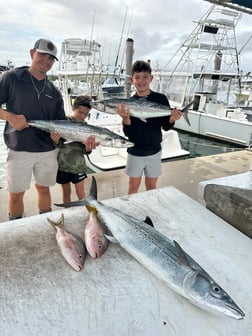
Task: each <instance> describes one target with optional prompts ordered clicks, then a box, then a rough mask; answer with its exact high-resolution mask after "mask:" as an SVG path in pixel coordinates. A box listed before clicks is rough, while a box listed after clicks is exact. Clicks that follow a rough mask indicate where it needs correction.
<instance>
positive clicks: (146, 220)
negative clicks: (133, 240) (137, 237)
mask: <svg viewBox="0 0 252 336" xmlns="http://www.w3.org/2000/svg"><path fill="white" fill-rule="evenodd" d="M144 222H145V223H146V224H148V225H150V226H152V227H154V224H153V222H152V220H151V218H150V217H149V216H146V218H145V220H144Z"/></svg>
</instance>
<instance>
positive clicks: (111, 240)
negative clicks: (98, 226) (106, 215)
mask: <svg viewBox="0 0 252 336" xmlns="http://www.w3.org/2000/svg"><path fill="white" fill-rule="evenodd" d="M105 237H106V238H107V239H108V240H109V241H110V242H111V243H115V244H118V241H117V240H116V239H115V237H113V236H109V235H107V234H105Z"/></svg>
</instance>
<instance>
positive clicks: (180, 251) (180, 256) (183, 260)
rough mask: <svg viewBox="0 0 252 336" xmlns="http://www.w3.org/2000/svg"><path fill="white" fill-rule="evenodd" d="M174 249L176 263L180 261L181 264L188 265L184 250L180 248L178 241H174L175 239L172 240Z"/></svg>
mask: <svg viewBox="0 0 252 336" xmlns="http://www.w3.org/2000/svg"><path fill="white" fill-rule="evenodd" d="M173 242H174V245H175V248H176V251H177V255H178V259H177V260H178V263H180V264H181V265H184V266H188V267H190V263H189V260H188V258H187V256H186V253H185V251H184V250H183V249H182V247H181V246H180V245H179V243H177V242H176V240H173Z"/></svg>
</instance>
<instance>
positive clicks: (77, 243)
mask: <svg viewBox="0 0 252 336" xmlns="http://www.w3.org/2000/svg"><path fill="white" fill-rule="evenodd" d="M47 220H48V222H49V223H50V224H51V225H52V226H53V227H54V228H55V230H56V241H57V244H58V247H59V250H60V252H61V253H62V255H63V257H64V258H65V260H66V261H67V262H68V264H69V265H70V266H72V267H73V269H75V271H80V270H82V269H83V266H84V262H85V258H86V250H85V245H84V242H83V241H82V239H81V238H80V237H78V236H76V235H73V234H72V233H70V232H68V231H66V230H65V229H64V215H63V214H62V215H61V217H60V219H59V220H58V221H57V222H54V221H53V220H51V219H50V218H47Z"/></svg>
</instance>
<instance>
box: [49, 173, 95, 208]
mask: <svg viewBox="0 0 252 336" xmlns="http://www.w3.org/2000/svg"><path fill="white" fill-rule="evenodd" d="M94 199H95V200H97V183H96V179H95V178H94V176H92V183H91V187H90V191H89V196H88V197H86V198H84V199H83V200H79V201H73V202H69V203H54V205H56V206H58V207H66V206H67V207H71V206H81V205H85V206H87V205H88V204H90V202H91V201H92V200H94Z"/></svg>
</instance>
